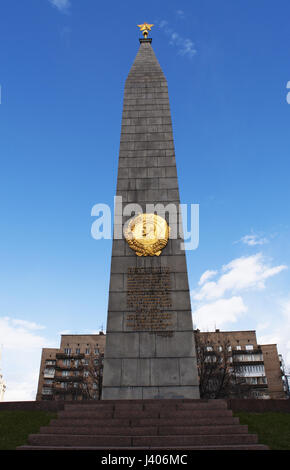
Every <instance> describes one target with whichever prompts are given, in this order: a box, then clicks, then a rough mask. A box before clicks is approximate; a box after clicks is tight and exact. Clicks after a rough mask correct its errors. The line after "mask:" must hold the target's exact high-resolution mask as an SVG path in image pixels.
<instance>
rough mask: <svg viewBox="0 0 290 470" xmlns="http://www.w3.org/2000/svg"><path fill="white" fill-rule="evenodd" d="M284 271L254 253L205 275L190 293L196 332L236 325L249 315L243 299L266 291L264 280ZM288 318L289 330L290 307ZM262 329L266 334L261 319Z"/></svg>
mask: <svg viewBox="0 0 290 470" xmlns="http://www.w3.org/2000/svg"><path fill="white" fill-rule="evenodd" d="M285 269H287V266H285V265H277V266H271V265H270V264H269V261H267V260H266V259H265V257H264V256H263V255H262V253H257V254H255V255H252V256H243V257H240V258H236V259H234V260H232V261H231V262H230V263H228V264H226V265H224V266H222V268H221V269H220V270H219V271H212V270H207V271H205V272H204V273H203V274H202V276H201V278H200V280H199V283H198V285H199V288H197V289H195V290H194V291H192V292H191V296H192V300H193V322H194V324H195V325H196V327H197V328H199V329H206V330H212V329H214V328H215V327H217V328H221V327H224V326H225V325H227V324H228V323H235V322H237V321H238V320H239V319H240V318H241V316H242V315H243V314H245V313H246V312H247V311H248V306H247V305H246V304H245V301H244V299H243V297H242V295H243V294H245V293H246V292H248V291H261V290H263V289H265V287H266V280H267V279H270V278H271V277H273V276H276V275H277V274H279V273H281V272H282V271H283V270H285ZM214 277H215V280H214V279H213V278H214ZM287 305H288V304H287ZM284 310H285V308H284ZM287 312H288V310H287ZM288 317H289V326H290V303H289V315H288ZM288 317H287V318H288ZM262 326H263V327H264V331H265V330H266V329H267V326H268V325H267V323H266V322H265V320H264V319H263V325H262V322H261V321H260V327H262ZM289 329H290V328H289Z"/></svg>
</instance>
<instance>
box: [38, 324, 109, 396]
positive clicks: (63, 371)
mask: <svg viewBox="0 0 290 470" xmlns="http://www.w3.org/2000/svg"><path fill="white" fill-rule="evenodd" d="M105 341H106V336H105V335H104V333H102V332H100V334H96V335H61V344H60V348H44V349H43V350H42V355H41V363H40V372H39V381H38V390H37V396H36V400H37V401H39V400H69V401H70V400H84V399H85V400H88V399H94V400H97V399H99V398H100V392H101V384H102V370H103V358H104V349H105Z"/></svg>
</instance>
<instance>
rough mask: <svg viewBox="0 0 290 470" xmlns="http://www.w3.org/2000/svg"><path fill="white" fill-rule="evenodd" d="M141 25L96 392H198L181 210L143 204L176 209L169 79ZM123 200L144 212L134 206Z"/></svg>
mask: <svg viewBox="0 0 290 470" xmlns="http://www.w3.org/2000/svg"><path fill="white" fill-rule="evenodd" d="M138 26H139V27H140V29H141V31H142V32H143V36H144V37H143V38H140V39H139V41H140V47H139V51H138V53H137V56H136V58H135V60H134V63H133V65H132V67H131V70H130V73H129V75H128V77H127V80H126V83H125V93H124V101H123V115H122V129H121V141H120V150H119V168H118V180H117V192H116V196H117V200H118V201H121V204H119V203H118V207H116V210H115V218H114V229H115V235H116V233H120V231H119V232H118V229H121V237H120V236H119V235H118V236H117V237H116V236H115V237H114V239H113V246H112V260H111V275H110V289H109V303H108V318H107V328H106V335H107V338H106V349H105V359H104V372H103V391H102V399H104V400H108V399H109V400H111V399H165V398H199V388H198V374H197V366H196V351H195V343H194V335H193V325H192V315H191V304H190V294H189V286H188V277H187V266H186V257H185V252H184V251H183V250H182V248H181V242H182V238H181V236H180V233H179V232H180V230H179V218H178V217H177V219H176V220H177V221H176V222H175V221H174V218H173V222H172V219H170V217H171V216H170V214H169V212H168V213H167V211H166V212H165V213H164V214H163V215H162V214H161V215H160V214H159V212H158V211H155V210H153V209H151V210H150V209H149V212H148V205H157V204H159V205H162V206H164V207H166V206H167V208H169V206H168V205H170V207H171V208H172V207H175V208H176V209H177V215H178V214H179V204H180V200H179V189H178V180H177V172H176V163H175V152H174V142H173V132H172V123H171V115H170V107H169V98H168V88H167V82H166V79H165V76H164V74H163V72H162V70H161V67H160V65H159V63H158V61H157V59H156V56H155V54H154V52H153V49H152V46H151V41H152V39H150V38H148V31H149V30H150V29H151V26H153V25H148V24H146V23H145V24H144V25H138ZM121 198H122V199H121ZM128 204H133V205H134V204H135V205H136V204H138V205H139V207H140V208H141V209H142V212H140V214H139V213H132V214H130V209H131V208H132V207H133V206H128ZM149 207H151V206H149ZM124 212H125V215H124ZM137 212H138V211H137ZM146 214H147V215H146ZM154 214H155V215H154ZM147 216H148V217H147ZM124 228H125V230H123V229H124ZM149 232H150V233H149ZM176 235H177V238H176ZM142 236H143V237H144V238H143V239H142ZM134 237H135V238H134ZM154 237H155V238H154Z"/></svg>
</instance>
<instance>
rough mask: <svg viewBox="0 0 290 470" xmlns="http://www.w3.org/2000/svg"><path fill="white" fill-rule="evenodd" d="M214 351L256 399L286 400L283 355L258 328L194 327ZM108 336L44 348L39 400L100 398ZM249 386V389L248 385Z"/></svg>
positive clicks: (66, 338)
mask: <svg viewBox="0 0 290 470" xmlns="http://www.w3.org/2000/svg"><path fill="white" fill-rule="evenodd" d="M194 335H195V339H196V341H195V342H196V344H198V343H199V341H198V338H197V335H199V338H202V340H203V341H204V342H205V343H206V350H207V352H208V355H210V354H211V353H212V352H213V351H214V350H216V351H221V350H222V349H225V348H226V350H227V360H228V364H229V367H231V366H235V367H236V368H237V370H238V374H239V375H240V377H241V378H242V379H243V382H244V383H245V384H246V385H248V386H249V387H250V390H251V396H252V397H255V398H287V397H289V385H288V381H287V376H286V374H285V366H284V362H283V358H282V356H281V355H279V354H278V351H277V345H276V344H266V345H259V344H258V343H257V338H256V332H255V331H254V330H250V331H220V330H215V331H214V332H200V331H199V330H195V331H194ZM105 343H106V335H105V334H104V333H102V332H101V333H100V334H97V335H62V336H61V344H60V348H55V349H52V348H45V349H43V350H42V357H41V364H40V373H39V382H38V391H37V397H36V400H84V399H85V400H87V399H95V400H97V399H99V398H100V393H101V385H102V365H103V357H104V350H105ZM249 387H248V388H249Z"/></svg>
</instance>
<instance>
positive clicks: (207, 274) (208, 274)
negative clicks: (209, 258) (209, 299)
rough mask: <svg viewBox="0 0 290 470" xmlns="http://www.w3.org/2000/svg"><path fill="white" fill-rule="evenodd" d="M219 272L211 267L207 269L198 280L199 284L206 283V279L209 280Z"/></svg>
mask: <svg viewBox="0 0 290 470" xmlns="http://www.w3.org/2000/svg"><path fill="white" fill-rule="evenodd" d="M217 273H218V272H217V271H210V270H209V269H208V270H207V271H205V272H204V273H203V275H202V276H201V278H200V280H199V282H198V285H199V286H202V284H204V283H205V281H207V280H208V279H210V278H211V277H213V276H215V275H216V274H217Z"/></svg>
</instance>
